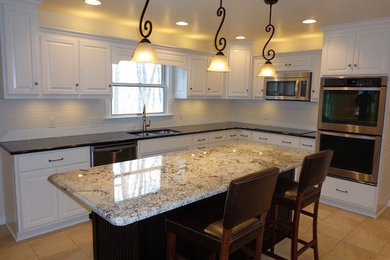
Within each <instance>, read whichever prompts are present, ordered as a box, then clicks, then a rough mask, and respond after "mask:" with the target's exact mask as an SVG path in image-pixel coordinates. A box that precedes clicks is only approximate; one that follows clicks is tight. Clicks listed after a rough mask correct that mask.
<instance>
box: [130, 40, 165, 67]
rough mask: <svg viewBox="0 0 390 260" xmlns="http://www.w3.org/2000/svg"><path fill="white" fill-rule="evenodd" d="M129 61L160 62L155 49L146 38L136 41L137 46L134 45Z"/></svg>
mask: <svg viewBox="0 0 390 260" xmlns="http://www.w3.org/2000/svg"><path fill="white" fill-rule="evenodd" d="M131 61H133V62H143V63H160V60H159V59H158V57H157V53H156V50H155V49H154V47H153V45H152V43H151V42H150V41H149V40H148V39H146V40H142V41H141V42H140V43H138V45H137V47H135V50H134V54H133V58H132V59H131Z"/></svg>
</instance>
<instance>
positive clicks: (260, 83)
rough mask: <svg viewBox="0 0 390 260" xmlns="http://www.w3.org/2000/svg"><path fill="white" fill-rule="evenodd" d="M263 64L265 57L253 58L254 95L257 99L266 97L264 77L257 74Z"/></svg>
mask: <svg viewBox="0 0 390 260" xmlns="http://www.w3.org/2000/svg"><path fill="white" fill-rule="evenodd" d="M263 64H264V59H262V58H260V57H258V56H257V57H254V58H253V72H252V75H253V77H252V97H253V98H256V99H264V77H258V76H257V74H259V72H260V68H261V66H262V65H263Z"/></svg>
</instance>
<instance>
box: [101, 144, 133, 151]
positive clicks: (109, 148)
mask: <svg viewBox="0 0 390 260" xmlns="http://www.w3.org/2000/svg"><path fill="white" fill-rule="evenodd" d="M136 146H137V143H128V144H122V145H112V144H109V145H102V146H95V147H93V151H94V152H111V153H118V152H121V150H122V149H126V148H132V147H136Z"/></svg>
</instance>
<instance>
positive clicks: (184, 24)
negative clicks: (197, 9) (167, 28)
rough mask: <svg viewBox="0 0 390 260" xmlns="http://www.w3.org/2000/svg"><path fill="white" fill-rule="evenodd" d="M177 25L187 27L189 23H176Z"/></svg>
mask: <svg viewBox="0 0 390 260" xmlns="http://www.w3.org/2000/svg"><path fill="white" fill-rule="evenodd" d="M176 25H179V26H187V25H188V23H187V22H185V21H178V22H176Z"/></svg>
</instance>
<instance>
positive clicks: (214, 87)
mask: <svg viewBox="0 0 390 260" xmlns="http://www.w3.org/2000/svg"><path fill="white" fill-rule="evenodd" d="M209 63H210V59H208V62H207V66H208V65H209ZM224 76H225V73H223V72H213V71H206V88H207V96H209V97H222V95H223V92H224Z"/></svg>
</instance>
